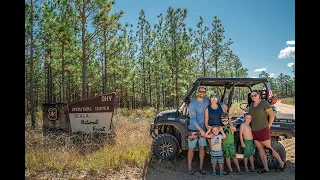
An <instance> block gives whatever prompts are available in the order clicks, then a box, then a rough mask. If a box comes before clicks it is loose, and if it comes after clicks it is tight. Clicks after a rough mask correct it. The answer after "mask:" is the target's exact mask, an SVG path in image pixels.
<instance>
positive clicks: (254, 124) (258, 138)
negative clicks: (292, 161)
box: [249, 90, 286, 173]
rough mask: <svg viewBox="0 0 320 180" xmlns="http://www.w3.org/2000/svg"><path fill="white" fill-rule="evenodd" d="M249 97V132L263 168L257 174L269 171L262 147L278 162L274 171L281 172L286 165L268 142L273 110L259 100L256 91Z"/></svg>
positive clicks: (265, 102)
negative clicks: (270, 151)
mask: <svg viewBox="0 0 320 180" xmlns="http://www.w3.org/2000/svg"><path fill="white" fill-rule="evenodd" d="M250 97H251V99H252V101H253V102H252V103H251V104H250V106H249V113H250V114H251V117H252V120H251V130H252V135H253V140H254V144H255V145H256V147H257V149H258V151H259V156H260V158H261V160H262V162H263V166H264V168H263V169H261V170H259V171H258V172H259V173H265V172H268V171H269V168H268V164H267V155H266V153H265V150H264V146H265V147H266V148H268V149H269V150H272V156H273V157H274V158H275V159H276V160H277V161H278V162H279V165H280V166H278V167H277V169H276V170H277V171H283V170H284V168H285V166H286V163H285V162H283V161H282V160H281V158H280V156H279V154H278V153H277V152H276V151H275V150H274V149H273V148H272V147H271V141H270V138H271V137H270V127H271V125H272V123H273V121H274V113H273V110H272V108H271V106H270V104H269V103H268V102H267V101H263V100H261V98H260V94H259V91H258V90H253V91H251V95H250Z"/></svg>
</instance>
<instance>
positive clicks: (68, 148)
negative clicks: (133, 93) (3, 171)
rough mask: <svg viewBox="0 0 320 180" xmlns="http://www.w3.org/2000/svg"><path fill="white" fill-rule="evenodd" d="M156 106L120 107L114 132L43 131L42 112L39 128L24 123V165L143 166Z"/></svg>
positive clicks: (46, 168)
mask: <svg viewBox="0 0 320 180" xmlns="http://www.w3.org/2000/svg"><path fill="white" fill-rule="evenodd" d="M155 113H156V110H155V109H153V108H149V109H145V110H144V111H143V110H125V109H117V110H116V111H115V114H114V117H113V132H112V133H110V134H109V135H101V134H64V133H59V134H57V133H51V134H48V135H46V136H43V134H42V128H41V127H42V124H41V120H40V119H41V118H42V115H41V113H39V114H37V124H36V128H35V129H32V128H31V127H30V123H29V122H30V118H29V117H28V118H27V120H26V123H25V142H26V155H25V166H26V169H28V170H30V171H35V172H38V171H55V172H65V171H69V170H93V171H99V170H104V169H113V170H118V169H120V168H121V167H124V166H125V167H138V168H142V167H144V165H145V162H146V161H148V160H149V158H150V146H151V142H152V138H151V137H150V135H149V127H150V125H149V124H150V122H151V121H152V119H153V117H154V116H155Z"/></svg>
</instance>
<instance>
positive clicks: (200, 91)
mask: <svg viewBox="0 0 320 180" xmlns="http://www.w3.org/2000/svg"><path fill="white" fill-rule="evenodd" d="M198 92H199V93H206V91H198Z"/></svg>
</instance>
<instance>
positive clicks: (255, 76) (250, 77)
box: [250, 76, 258, 78]
mask: <svg viewBox="0 0 320 180" xmlns="http://www.w3.org/2000/svg"><path fill="white" fill-rule="evenodd" d="M250 78H258V77H256V76H252V77H250Z"/></svg>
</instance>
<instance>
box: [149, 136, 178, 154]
mask: <svg viewBox="0 0 320 180" xmlns="http://www.w3.org/2000/svg"><path fill="white" fill-rule="evenodd" d="M151 147H152V153H153V154H154V155H155V156H157V157H158V158H160V159H169V160H170V159H173V158H175V157H176V156H177V154H178V152H179V142H178V140H177V138H175V137H174V136H172V135H171V134H166V133H164V134H159V135H158V136H156V137H155V138H154V139H153V142H152V146H151Z"/></svg>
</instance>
